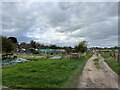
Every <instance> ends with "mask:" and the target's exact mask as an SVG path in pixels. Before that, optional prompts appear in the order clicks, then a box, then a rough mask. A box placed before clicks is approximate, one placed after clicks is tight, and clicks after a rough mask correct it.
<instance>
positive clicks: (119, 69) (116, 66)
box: [101, 52, 120, 75]
mask: <svg viewBox="0 0 120 90" xmlns="http://www.w3.org/2000/svg"><path fill="white" fill-rule="evenodd" d="M110 53H112V52H101V55H102V56H103V57H104V59H105V61H106V63H107V64H108V65H109V66H110V68H111V69H112V70H113V71H114V72H116V73H117V74H118V75H120V62H119V61H117V60H115V59H113V58H112V57H111V56H110Z"/></svg>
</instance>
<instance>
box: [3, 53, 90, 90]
mask: <svg viewBox="0 0 120 90" xmlns="http://www.w3.org/2000/svg"><path fill="white" fill-rule="evenodd" d="M90 56H91V55H88V54H87V55H85V56H82V57H81V58H78V59H61V60H38V61H37V60H36V61H35V62H28V63H22V64H16V65H13V66H8V67H3V78H2V80H3V82H2V83H3V86H7V87H10V88H62V87H64V88H65V87H66V88H69V87H70V86H72V85H74V83H75V82H74V79H75V78H76V79H77V75H78V74H80V73H81V72H82V70H83V67H84V65H85V63H86V61H87V59H88V58H89V57H90Z"/></svg>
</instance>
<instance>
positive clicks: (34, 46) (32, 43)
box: [30, 40, 37, 48]
mask: <svg viewBox="0 0 120 90" xmlns="http://www.w3.org/2000/svg"><path fill="white" fill-rule="evenodd" d="M30 46H31V48H36V47H37V44H36V42H35V41H33V40H32V41H30Z"/></svg>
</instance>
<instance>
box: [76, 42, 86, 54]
mask: <svg viewBox="0 0 120 90" xmlns="http://www.w3.org/2000/svg"><path fill="white" fill-rule="evenodd" d="M75 51H76V52H81V53H84V52H86V51H87V42H86V41H82V42H80V43H79V44H78V45H76V46H75Z"/></svg>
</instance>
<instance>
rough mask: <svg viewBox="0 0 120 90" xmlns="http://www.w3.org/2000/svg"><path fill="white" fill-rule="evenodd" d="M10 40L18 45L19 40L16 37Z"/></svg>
mask: <svg viewBox="0 0 120 90" xmlns="http://www.w3.org/2000/svg"><path fill="white" fill-rule="evenodd" d="M8 39H10V40H11V41H12V43H17V38H16V37H9V38H8Z"/></svg>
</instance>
